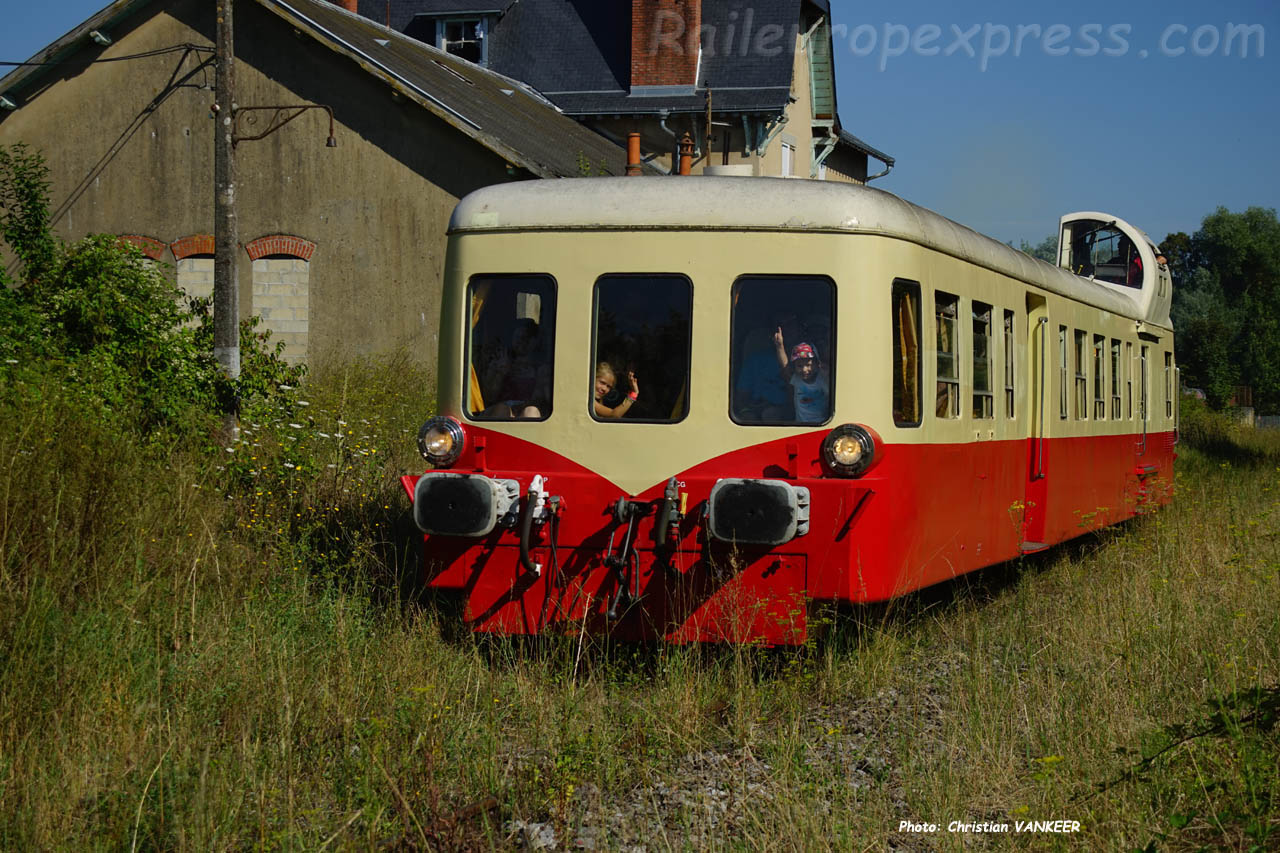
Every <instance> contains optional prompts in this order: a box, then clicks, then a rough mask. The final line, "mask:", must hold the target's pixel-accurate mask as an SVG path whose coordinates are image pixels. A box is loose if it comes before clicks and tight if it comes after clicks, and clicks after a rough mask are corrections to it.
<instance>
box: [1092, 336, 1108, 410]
mask: <svg viewBox="0 0 1280 853" xmlns="http://www.w3.org/2000/svg"><path fill="white" fill-rule="evenodd" d="M1106 346H1107V338H1106V336H1105V335H1094V336H1093V419H1094V420H1095V421H1103V420H1106V419H1107V397H1106V393H1107V391H1106V388H1107V364H1106Z"/></svg>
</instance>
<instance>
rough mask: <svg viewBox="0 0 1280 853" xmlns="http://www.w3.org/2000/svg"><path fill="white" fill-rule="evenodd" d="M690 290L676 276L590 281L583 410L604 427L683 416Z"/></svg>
mask: <svg viewBox="0 0 1280 853" xmlns="http://www.w3.org/2000/svg"><path fill="white" fill-rule="evenodd" d="M692 314H693V285H692V284H691V283H690V282H689V279H687V278H685V277H684V276H682V275H606V276H601V277H600V278H599V279H597V280H596V286H595V325H594V328H593V330H592V331H593V335H592V340H593V342H594V350H593V352H592V355H591V375H592V384H591V389H592V390H591V397H590V400H589V404H588V405H589V406H590V407H591V415H592V417H594V418H595V419H596V420H599V421H604V422H606V423H610V422H614V421H618V420H627V421H648V422H650V423H675V422H676V421H681V420H684V418H685V416H686V415H687V414H688V413H689V358H690V350H689V345H690V341H691V338H690V325H691V323H692V319H691V318H692Z"/></svg>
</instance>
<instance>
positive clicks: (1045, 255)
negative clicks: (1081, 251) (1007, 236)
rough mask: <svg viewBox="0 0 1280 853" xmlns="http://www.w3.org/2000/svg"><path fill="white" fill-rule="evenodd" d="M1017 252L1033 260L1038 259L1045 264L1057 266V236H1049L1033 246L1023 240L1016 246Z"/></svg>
mask: <svg viewBox="0 0 1280 853" xmlns="http://www.w3.org/2000/svg"><path fill="white" fill-rule="evenodd" d="M1018 251H1020V252H1025V253H1026V254H1028V255H1030V256H1031V257H1033V258H1039V259H1040V260H1042V261H1044V262H1045V263H1050V264H1053V265H1054V266H1057V265H1058V235H1057V234H1050V235H1049V236H1048V237H1045V238H1044V239H1043V240H1041V241H1040V242H1039V243H1036V244H1035V245H1034V246H1033V245H1032V244H1030V243H1028V242H1027V241H1026V240H1023V241H1021V242H1020V244H1019V245H1018Z"/></svg>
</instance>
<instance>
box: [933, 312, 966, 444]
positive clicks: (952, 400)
mask: <svg viewBox="0 0 1280 853" xmlns="http://www.w3.org/2000/svg"><path fill="white" fill-rule="evenodd" d="M933 313H934V321H935V323H936V325H937V332H938V399H937V403H936V407H935V411H936V413H937V415H938V417H940V418H958V417H960V362H959V356H960V347H959V333H960V328H959V318H960V298H959V297H958V296H952V295H951V294H949V293H942V292H938V293H935V294H934V297H933Z"/></svg>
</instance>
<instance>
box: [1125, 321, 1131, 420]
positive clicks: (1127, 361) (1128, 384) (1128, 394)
mask: <svg viewBox="0 0 1280 853" xmlns="http://www.w3.org/2000/svg"><path fill="white" fill-rule="evenodd" d="M1124 399H1125V404H1124V405H1125V417H1126V418H1128V419H1129V420H1133V344H1131V343H1129V342H1128V341H1125V344H1124Z"/></svg>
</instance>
